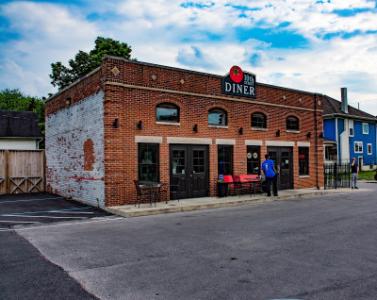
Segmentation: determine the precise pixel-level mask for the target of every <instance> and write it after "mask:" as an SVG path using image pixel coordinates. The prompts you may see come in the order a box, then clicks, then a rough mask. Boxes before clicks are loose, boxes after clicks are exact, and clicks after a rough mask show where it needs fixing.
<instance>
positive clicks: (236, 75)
mask: <svg viewBox="0 0 377 300" xmlns="http://www.w3.org/2000/svg"><path fill="white" fill-rule="evenodd" d="M229 77H230V79H231V80H232V81H233V82H235V83H240V82H241V81H242V80H243V72H242V70H241V68H240V67H239V66H233V67H231V68H230V72H229Z"/></svg>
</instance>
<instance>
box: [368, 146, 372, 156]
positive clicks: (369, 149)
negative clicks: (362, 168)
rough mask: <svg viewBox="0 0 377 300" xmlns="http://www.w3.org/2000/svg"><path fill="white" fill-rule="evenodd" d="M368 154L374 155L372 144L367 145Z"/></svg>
mask: <svg viewBox="0 0 377 300" xmlns="http://www.w3.org/2000/svg"><path fill="white" fill-rule="evenodd" d="M367 152H368V155H372V153H373V151H372V144H367Z"/></svg>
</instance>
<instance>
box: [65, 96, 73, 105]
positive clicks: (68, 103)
mask: <svg viewBox="0 0 377 300" xmlns="http://www.w3.org/2000/svg"><path fill="white" fill-rule="evenodd" d="M71 102H72V98H71V97H67V98H65V105H66V106H69V105H71Z"/></svg>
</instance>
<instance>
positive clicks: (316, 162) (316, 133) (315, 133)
mask: <svg viewBox="0 0 377 300" xmlns="http://www.w3.org/2000/svg"><path fill="white" fill-rule="evenodd" d="M317 122H318V119H317V94H314V149H315V152H314V153H315V155H314V164H315V184H316V186H317V189H318V190H319V179H318V167H319V166H318V123H317Z"/></svg>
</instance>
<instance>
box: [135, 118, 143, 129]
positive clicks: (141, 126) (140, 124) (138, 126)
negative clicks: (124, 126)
mask: <svg viewBox="0 0 377 300" xmlns="http://www.w3.org/2000/svg"><path fill="white" fill-rule="evenodd" d="M136 128H137V129H139V130H141V129H143V121H141V120H140V121H139V122H137V124H136Z"/></svg>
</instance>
